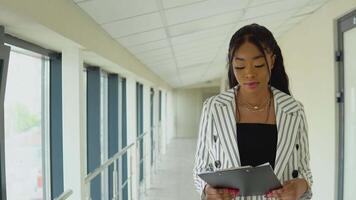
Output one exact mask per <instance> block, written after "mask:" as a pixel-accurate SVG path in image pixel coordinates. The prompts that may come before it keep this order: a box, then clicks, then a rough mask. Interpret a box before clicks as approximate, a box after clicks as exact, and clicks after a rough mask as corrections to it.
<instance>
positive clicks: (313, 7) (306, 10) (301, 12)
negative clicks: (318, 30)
mask: <svg viewBox="0 0 356 200" xmlns="http://www.w3.org/2000/svg"><path fill="white" fill-rule="evenodd" d="M322 5H323V4H322V3H318V4H311V5H308V6H305V7H303V8H301V9H300V10H299V11H298V12H296V13H295V15H296V16H301V15H306V14H311V13H313V12H315V11H316V10H317V9H319V8H320V7H321V6H322Z"/></svg>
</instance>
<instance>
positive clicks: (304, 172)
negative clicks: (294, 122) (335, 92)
mask: <svg viewBox="0 0 356 200" xmlns="http://www.w3.org/2000/svg"><path fill="white" fill-rule="evenodd" d="M300 105H301V107H302V109H301V111H300V114H301V118H302V120H301V123H300V127H299V133H300V135H299V144H300V151H299V156H298V157H299V162H298V171H299V172H300V173H299V178H304V179H305V180H306V181H307V182H308V190H307V191H306V192H305V193H304V194H303V196H302V197H301V199H305V200H306V199H311V198H312V195H313V193H312V190H311V187H312V185H313V177H312V173H311V170H310V166H309V161H310V154H309V141H308V124H307V119H306V116H305V112H304V108H303V105H302V104H301V103H300Z"/></svg>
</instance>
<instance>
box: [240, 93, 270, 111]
mask: <svg viewBox="0 0 356 200" xmlns="http://www.w3.org/2000/svg"><path fill="white" fill-rule="evenodd" d="M240 101H241V103H242V105H244V108H246V109H247V110H249V111H251V112H262V111H264V110H265V109H266V107H267V105H269V103H270V101H271V97H270V98H267V99H266V101H265V102H263V103H262V104H261V105H251V104H249V103H248V102H245V101H243V100H240Z"/></svg>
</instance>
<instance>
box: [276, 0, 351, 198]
mask: <svg viewBox="0 0 356 200" xmlns="http://www.w3.org/2000/svg"><path fill="white" fill-rule="evenodd" d="M355 8H356V1H355V0H333V1H330V2H329V3H327V4H326V5H325V6H323V7H322V8H320V10H318V11H317V12H315V13H314V14H313V15H312V16H310V17H308V18H307V19H305V20H304V21H303V22H302V23H301V24H299V25H298V26H297V27H295V28H293V29H292V30H290V31H289V32H288V33H287V34H285V35H284V36H282V38H281V39H280V40H279V44H280V46H281V49H282V53H283V56H284V61H285V66H286V70H287V73H288V75H289V77H290V82H291V91H292V93H293V95H294V96H295V97H296V98H297V99H298V100H300V101H301V102H302V103H303V104H304V107H305V111H306V115H307V120H308V123H309V140H310V145H309V146H310V153H311V169H312V172H313V176H314V186H313V191H314V197H313V199H337V198H336V188H337V177H336V176H337V173H336V170H337V168H336V166H337V161H338V160H337V157H336V152H337V148H338V147H337V144H336V141H337V138H338V133H337V131H336V130H337V127H336V122H335V121H336V120H335V116H336V102H335V82H336V81H335V71H336V65H335V63H334V51H335V45H334V44H335V38H336V36H335V34H334V30H335V29H334V28H335V27H334V20H335V19H337V18H338V17H340V16H343V15H344V14H346V13H347V12H349V11H351V10H352V9H355ZM333 197H334V198H333Z"/></svg>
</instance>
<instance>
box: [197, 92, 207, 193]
mask: <svg viewBox="0 0 356 200" xmlns="http://www.w3.org/2000/svg"><path fill="white" fill-rule="evenodd" d="M210 101H211V98H210V99H208V100H206V101H205V102H204V105H203V109H202V114H201V117H200V124H199V134H198V141H197V146H196V148H197V149H196V153H195V164H194V169H193V178H194V184H195V187H196V190H197V191H198V192H199V194H200V195H201V196H202V195H204V194H203V190H204V188H205V185H206V183H205V182H204V181H203V180H202V179H201V178H199V177H198V176H197V174H198V173H199V172H202V171H204V170H205V169H206V168H207V166H208V163H209V155H208V154H209V153H208V135H209V132H210V128H209V126H211V122H210V121H209V110H210V109H209V107H210V106H209V105H210V103H209V102H210Z"/></svg>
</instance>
